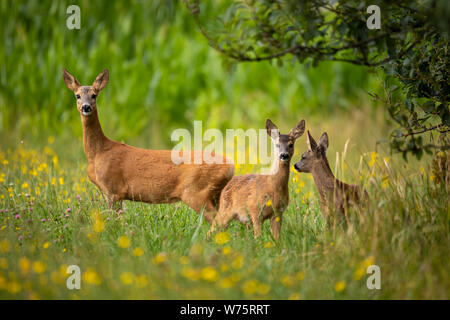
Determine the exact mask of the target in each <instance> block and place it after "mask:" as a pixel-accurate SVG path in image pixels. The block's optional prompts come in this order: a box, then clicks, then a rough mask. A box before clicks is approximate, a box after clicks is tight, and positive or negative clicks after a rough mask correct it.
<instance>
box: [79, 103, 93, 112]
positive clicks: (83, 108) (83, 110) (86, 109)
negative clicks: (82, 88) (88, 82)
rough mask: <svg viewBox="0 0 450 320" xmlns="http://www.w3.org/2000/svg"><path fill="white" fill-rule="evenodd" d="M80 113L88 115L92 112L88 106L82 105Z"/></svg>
mask: <svg viewBox="0 0 450 320" xmlns="http://www.w3.org/2000/svg"><path fill="white" fill-rule="evenodd" d="M81 111H82V112H83V113H90V112H91V111H92V108H91V106H90V105H89V104H83V105H82V106H81Z"/></svg>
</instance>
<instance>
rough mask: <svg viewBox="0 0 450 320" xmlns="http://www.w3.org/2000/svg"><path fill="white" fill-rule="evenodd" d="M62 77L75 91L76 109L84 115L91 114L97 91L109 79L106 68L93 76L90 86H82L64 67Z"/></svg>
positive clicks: (95, 105) (68, 86) (95, 106)
mask: <svg viewBox="0 0 450 320" xmlns="http://www.w3.org/2000/svg"><path fill="white" fill-rule="evenodd" d="M63 78H64V82H65V83H66V86H67V88H69V89H70V90H72V91H73V93H75V97H76V99H77V108H78V111H79V112H80V113H81V114H82V115H83V116H85V117H87V116H89V115H91V114H92V112H93V111H94V110H95V109H96V108H97V103H96V99H97V96H98V94H99V92H100V91H101V90H102V89H103V88H104V87H106V84H107V83H108V79H109V73H108V70H106V69H105V70H104V71H103V72H101V73H100V74H99V75H98V76H97V78H95V81H94V83H93V84H92V86H82V85H81V84H80V82H78V80H77V79H76V78H75V77H74V76H73V75H71V74H70V73H69V72H68V71H67V70H66V69H63Z"/></svg>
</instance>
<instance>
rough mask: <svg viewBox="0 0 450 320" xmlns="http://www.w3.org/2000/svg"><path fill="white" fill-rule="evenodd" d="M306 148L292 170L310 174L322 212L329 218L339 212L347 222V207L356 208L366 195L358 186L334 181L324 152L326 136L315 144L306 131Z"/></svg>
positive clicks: (366, 197) (365, 198) (326, 145)
mask: <svg viewBox="0 0 450 320" xmlns="http://www.w3.org/2000/svg"><path fill="white" fill-rule="evenodd" d="M307 139H308V146H309V150H308V151H306V152H305V153H304V154H303V155H302V158H301V160H300V161H298V162H297V163H296V164H295V165H294V168H295V169H296V170H297V171H299V172H309V173H311V174H312V176H313V179H314V183H315V184H316V187H317V190H318V191H319V197H320V199H319V200H320V206H321V208H322V211H323V212H324V214H325V215H326V216H327V218H330V213H331V212H339V213H341V214H343V215H344V217H345V219H346V220H347V222H348V217H347V210H348V208H349V206H351V205H353V206H358V205H360V204H362V203H363V202H365V201H366V200H367V199H368V193H367V191H366V190H364V188H362V187H360V186H358V185H349V184H346V183H344V182H342V181H339V180H338V179H336V178H335V177H334V175H333V172H332V171H331V168H330V165H329V163H328V159H327V157H326V150H327V149H328V135H327V133H326V132H325V133H323V134H322V136H321V137H320V139H319V143H316V141H315V140H314V138H313V137H312V136H311V135H310V133H309V131H308V136H307Z"/></svg>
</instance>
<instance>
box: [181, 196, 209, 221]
mask: <svg viewBox="0 0 450 320" xmlns="http://www.w3.org/2000/svg"><path fill="white" fill-rule="evenodd" d="M181 201H183V202H184V203H186V204H187V205H188V206H189V207H191V208H192V209H193V210H194V211H196V212H197V213H198V214H200V213H201V212H202V210H203V217H204V218H205V220H206V221H208V222H209V223H212V222H213V220H214V216H215V213H216V208H215V207H214V204H213V202H212V200H211V199H208V198H205V197H203V196H202V195H201V194H200V195H198V194H196V195H191V194H183V195H182V196H181Z"/></svg>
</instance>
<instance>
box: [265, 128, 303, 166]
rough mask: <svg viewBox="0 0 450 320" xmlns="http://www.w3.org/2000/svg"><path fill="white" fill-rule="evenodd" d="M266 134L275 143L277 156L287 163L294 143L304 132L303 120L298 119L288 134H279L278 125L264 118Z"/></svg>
mask: <svg viewBox="0 0 450 320" xmlns="http://www.w3.org/2000/svg"><path fill="white" fill-rule="evenodd" d="M266 130H267V134H268V135H269V136H270V137H271V139H272V141H273V142H274V143H275V152H276V154H277V157H278V158H279V159H280V160H281V162H282V163H283V162H284V163H289V162H290V161H291V158H292V155H293V154H294V143H295V140H297V139H298V138H299V137H300V136H301V135H302V134H303V133H304V132H305V120H300V121H299V122H298V123H297V125H296V126H295V127H294V128H292V129H291V131H289V133H288V134H281V133H280V131H279V130H278V127H277V126H276V125H275V124H274V123H273V122H272V121H271V120H270V119H267V120H266Z"/></svg>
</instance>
